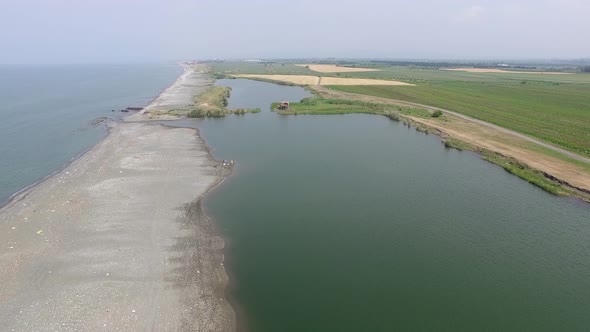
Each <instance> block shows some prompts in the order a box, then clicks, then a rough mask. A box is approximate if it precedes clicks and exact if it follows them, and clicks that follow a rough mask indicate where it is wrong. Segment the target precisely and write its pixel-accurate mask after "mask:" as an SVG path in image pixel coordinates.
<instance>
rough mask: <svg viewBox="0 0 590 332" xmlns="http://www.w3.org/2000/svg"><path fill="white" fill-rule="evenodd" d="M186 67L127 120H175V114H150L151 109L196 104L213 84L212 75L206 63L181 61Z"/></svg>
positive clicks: (184, 106) (165, 109) (177, 107)
mask: <svg viewBox="0 0 590 332" xmlns="http://www.w3.org/2000/svg"><path fill="white" fill-rule="evenodd" d="M179 65H180V66H182V68H183V69H184V71H183V73H182V74H181V75H180V76H179V77H178V78H177V79H176V81H174V83H172V85H171V86H169V87H168V88H167V89H166V90H164V91H162V92H161V93H160V94H159V95H158V96H157V97H156V98H155V99H154V100H152V101H151V102H150V103H149V105H148V106H146V107H145V108H144V109H143V110H142V111H140V112H138V113H135V114H132V115H130V116H128V117H126V118H125V121H128V122H130V121H146V120H175V119H178V118H179V117H177V116H174V115H167V114H164V115H157V116H153V115H150V114H148V112H149V111H171V110H186V109H187V108H189V107H190V106H191V105H193V104H194V102H195V98H196V97H197V96H198V95H199V94H200V93H202V92H203V91H205V90H206V89H207V88H209V87H210V86H211V85H212V84H213V80H212V79H211V76H210V75H209V74H208V73H207V72H206V65H200V64H189V63H185V62H183V63H179Z"/></svg>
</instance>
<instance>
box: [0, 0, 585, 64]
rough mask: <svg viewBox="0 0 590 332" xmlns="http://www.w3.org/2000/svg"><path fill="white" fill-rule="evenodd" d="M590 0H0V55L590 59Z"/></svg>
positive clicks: (22, 59)
mask: <svg viewBox="0 0 590 332" xmlns="http://www.w3.org/2000/svg"><path fill="white" fill-rule="evenodd" d="M589 12H590V0H444V1H443V0H440V1H435V0H414V1H412V0H389V1H386V0H362V1H361V0H358V1H350V0H338V1H332V0H330V1H322V0H275V1H270V0H167V1H164V0H159V1H157V0H141V1H140V0H0V63H23V64H29V63H64V64H67V63H128V62H160V61H178V60H188V59H212V58H223V59H228V58H234V59H239V58H252V59H257V58H310V57H313V58H327V57H337V58H388V59H548V58H566V59H572V58H590V41H589V39H588V35H589V34H590V19H588V13H589Z"/></svg>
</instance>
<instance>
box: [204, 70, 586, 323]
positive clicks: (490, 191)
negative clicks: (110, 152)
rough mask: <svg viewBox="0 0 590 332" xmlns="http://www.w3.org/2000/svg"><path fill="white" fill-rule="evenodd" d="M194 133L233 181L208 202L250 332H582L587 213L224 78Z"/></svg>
mask: <svg viewBox="0 0 590 332" xmlns="http://www.w3.org/2000/svg"><path fill="white" fill-rule="evenodd" d="M217 84H219V85H227V86H231V87H232V97H231V98H230V105H229V107H260V108H261V109H262V110H263V112H262V113H259V114H247V115H244V116H228V117H225V118H223V119H206V120H195V122H194V125H196V126H197V127H198V128H199V129H200V131H201V135H202V137H203V138H204V139H205V141H206V142H207V144H208V145H209V146H210V147H211V148H212V149H213V153H214V155H215V156H216V158H218V159H234V160H236V162H237V165H236V167H235V170H234V173H233V174H232V175H231V176H230V178H229V179H227V180H226V181H225V182H224V183H223V184H222V185H221V186H220V187H219V188H218V189H216V190H215V191H213V192H212V193H210V194H209V195H208V196H207V198H206V199H205V209H206V212H207V214H208V215H209V216H210V217H211V218H212V219H213V220H214V222H215V223H216V225H217V227H218V229H219V232H220V234H221V235H222V236H223V237H224V238H225V239H226V245H227V247H226V261H227V262H226V268H227V269H228V273H229V275H230V279H231V287H230V288H229V289H228V291H227V293H228V296H229V297H230V298H231V300H232V302H233V304H234V307H235V308H236V309H237V310H238V317H239V323H240V328H241V329H244V330H245V329H248V330H251V331H392V330H453V331H456V330H481V329H487V330H557V329H559V330H580V329H584V328H586V327H587V326H590V315H588V312H590V244H589V243H590V241H588V239H589V238H590V209H589V207H588V205H587V204H586V203H583V202H580V201H578V200H575V199H571V198H561V197H556V196H552V195H551V194H548V193H546V192H544V191H542V190H541V189H538V188H536V187H534V186H532V185H530V184H528V183H526V182H524V181H522V180H520V179H518V178H516V177H515V176H513V175H510V174H508V173H507V172H505V171H504V170H503V169H501V168H499V167H497V166H494V165H492V164H489V163H487V162H485V161H483V160H481V159H480V157H479V156H478V155H477V154H475V153H471V152H459V151H457V150H453V149H446V148H444V146H443V145H442V144H441V143H440V139H439V138H438V137H436V136H433V135H426V134H424V133H420V132H417V131H416V130H414V129H412V128H408V127H406V126H404V125H403V124H401V123H398V122H394V121H391V120H389V119H387V118H385V117H380V116H375V115H364V114H352V115H332V116H319V115H305V116H301V115H300V116H281V115H278V114H275V113H272V112H270V111H269V106H270V103H271V102H272V101H278V100H292V101H297V100H299V99H301V98H303V97H305V96H308V95H309V94H308V93H307V92H306V91H304V90H303V89H302V88H299V87H288V86H277V85H273V84H270V83H263V82H255V81H248V80H220V81H218V83H217Z"/></svg>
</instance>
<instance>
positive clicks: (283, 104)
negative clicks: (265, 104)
mask: <svg viewBox="0 0 590 332" xmlns="http://www.w3.org/2000/svg"><path fill="white" fill-rule="evenodd" d="M279 109H280V110H288V109H289V102H288V101H282V102H281V104H280V105H279Z"/></svg>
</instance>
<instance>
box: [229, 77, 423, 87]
mask: <svg viewBox="0 0 590 332" xmlns="http://www.w3.org/2000/svg"><path fill="white" fill-rule="evenodd" d="M233 77H237V78H251V79H260V80H265V81H275V82H283V83H289V84H297V85H404V86H413V85H414V84H412V83H406V82H400V81H393V80H376V79H368V78H346V77H320V76H311V75H256V74H241V75H233Z"/></svg>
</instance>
